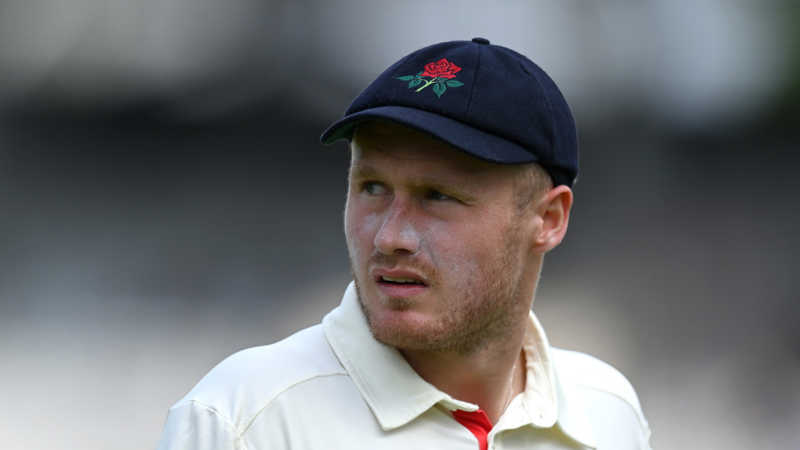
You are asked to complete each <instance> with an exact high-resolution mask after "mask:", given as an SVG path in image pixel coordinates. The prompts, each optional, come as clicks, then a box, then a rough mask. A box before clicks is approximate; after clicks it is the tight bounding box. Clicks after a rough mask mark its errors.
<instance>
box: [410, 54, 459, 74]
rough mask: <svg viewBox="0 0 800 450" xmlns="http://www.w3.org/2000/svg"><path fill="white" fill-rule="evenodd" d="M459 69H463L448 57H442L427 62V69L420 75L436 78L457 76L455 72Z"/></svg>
mask: <svg viewBox="0 0 800 450" xmlns="http://www.w3.org/2000/svg"><path fill="white" fill-rule="evenodd" d="M459 70H461V67H458V66H457V65H455V64H453V63H451V62H450V61H448V60H447V59H446V58H442V59H440V60H438V61H436V62H431V63H428V64H425V71H424V72H422V74H421V75H420V76H423V77H434V78H436V77H438V78H455V77H456V75H455V74H456V72H458V71H459Z"/></svg>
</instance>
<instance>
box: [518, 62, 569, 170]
mask: <svg viewBox="0 0 800 450" xmlns="http://www.w3.org/2000/svg"><path fill="white" fill-rule="evenodd" d="M519 65H520V68H522V70H524V71H525V73H527V74H528V75H530V76H531V78H533V80H534V81H535V82H536V85H537V86H539V91H540V92H541V93H542V94H543V95H542V97H543V98H544V104H545V106H546V107H547V119H548V122H550V130H552V139H553V142H551V143H550V144H551V145H552V146H553V148H551V149H550V151H551V153H552V155H551V158H549V159H550V161H551V162H555V154H556V152H555V146H556V142H555V141H556V140H557V139H558V138H557V136H556V126H555V125H556V124H555V118H554V115H553V105H552V104H550V99H549V98H548V96H547V95H544V94H545V89H544V86H542V82H541V81H540V80H539V77H537V76H536V74H535V73H531V72H529V71H528V69H526V68H525V66H523V65H522V63H521V62H520V63H519ZM542 70H544V69H542ZM559 166H560V164H559Z"/></svg>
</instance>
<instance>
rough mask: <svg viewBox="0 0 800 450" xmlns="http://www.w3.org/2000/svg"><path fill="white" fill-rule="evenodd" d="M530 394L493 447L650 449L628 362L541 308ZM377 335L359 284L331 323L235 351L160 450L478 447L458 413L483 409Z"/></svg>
mask: <svg viewBox="0 0 800 450" xmlns="http://www.w3.org/2000/svg"><path fill="white" fill-rule="evenodd" d="M530 317H531V320H530V324H529V326H528V330H527V334H526V338H525V343H524V346H523V349H524V351H525V356H526V361H527V363H526V364H527V367H526V369H527V376H526V386H525V390H524V392H522V393H521V394H519V395H517V396H516V397H515V398H514V399H513V400H512V401H511V403H510V404H509V406H508V408H507V409H506V411H505V412H504V413H503V415H502V417H501V418H500V419H499V420H498V422H497V423H495V424H494V426H493V427H492V428H491V431H489V433H488V436H486V438H487V444H488V448H489V449H490V450H495V449H496V450H500V449H509V450H510V449H530V450H538V449H541V450H544V449H548V450H555V449H586V448H590V449H601V450H634V449H649V448H650V447H649V444H648V440H649V435H650V430H649V427H648V425H647V421H646V420H645V418H644V416H643V414H642V411H641V408H640V406H639V402H638V400H637V397H636V394H635V392H634V390H633V388H632V387H631V385H630V384H629V383H628V381H627V380H626V379H625V377H623V376H622V374H620V373H619V372H618V371H616V370H615V369H614V368H612V367H611V366H609V365H608V364H606V363H604V362H602V361H599V360H597V359H595V358H593V357H591V356H587V355H584V354H581V353H576V352H571V351H565V350H559V349H555V348H551V347H550V345H549V344H548V342H547V338H546V337H545V334H544V331H543V330H542V327H541V325H540V324H539V322H538V321H537V320H536V317H535V316H534V314H533V313H531V316H530ZM477 409H478V406H477V405H475V404H471V403H467V402H464V401H460V400H458V399H455V398H452V397H451V396H449V395H448V394H446V393H444V392H442V391H440V390H438V389H436V388H435V387H434V386H433V385H431V384H429V383H428V382H426V381H425V380H423V379H422V378H420V377H419V376H418V375H417V374H416V372H414V370H413V369H412V368H411V366H409V365H408V363H406V361H405V359H403V357H402V356H401V354H400V352H398V351H397V350H396V349H394V348H392V347H389V346H386V345H384V344H381V343H380V342H378V341H376V340H375V339H374V338H373V337H372V334H371V333H370V331H369V327H368V325H367V323H366V320H365V318H364V315H363V313H362V312H361V308H360V306H359V304H358V299H357V297H356V292H355V288H354V286H353V284H352V283H351V284H350V286H348V288H347V291H346V292H345V294H344V297H343V299H342V303H341V305H339V306H338V307H337V308H336V309H334V310H333V311H331V312H330V313H328V315H326V316H325V318H324V319H323V320H322V323H321V324H319V325H315V326H313V327H310V328H307V329H305V330H302V331H299V332H297V333H295V334H294V335H292V336H290V337H288V338H286V339H284V340H282V341H280V342H277V343H275V344H272V345H266V346H262V347H255V348H250V349H247V350H243V351H240V352H238V353H235V354H234V355H232V356H230V357H228V358H227V359H225V360H224V361H222V362H221V363H220V364H219V365H217V366H216V367H215V368H214V369H212V370H211V372H209V373H208V375H206V376H205V377H204V378H203V379H202V380H201V381H200V382H199V383H198V384H197V386H195V387H194V388H193V389H192V390H191V391H190V392H189V393H188V394H187V395H186V396H185V397H184V398H183V399H181V400H180V401H179V402H178V403H176V404H175V405H174V406H173V407H172V408H170V410H169V415H168V417H167V423H166V426H165V428H164V433H163V435H162V437H161V442H160V444H159V447H158V448H159V449H160V450H189V449H191V450H211V449H215V450H228V449H236V450H245V449H247V450H266V449H270V450H288V449H292V450H322V449H325V450H336V449H347V450H357V449H369V450H417V449H419V450H424V449H431V450H434V449H448V450H478V448H479V444H478V439H477V438H476V435H473V433H472V432H470V430H468V429H467V428H466V427H465V426H464V425H462V424H461V423H459V421H457V420H456V419H455V418H454V417H453V411H455V410H461V411H467V412H470V411H476V410H477Z"/></svg>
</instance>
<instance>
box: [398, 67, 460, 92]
mask: <svg viewBox="0 0 800 450" xmlns="http://www.w3.org/2000/svg"><path fill="white" fill-rule="evenodd" d="M460 70H461V67H458V66H457V65H455V64H453V63H452V62H450V61H448V60H447V59H446V58H442V59H440V60H438V61H436V62H431V63H428V64H425V70H422V71H420V72H419V73H417V74H416V75H400V76H396V77H394V78H396V79H398V80H400V81H408V88H409V89H414V92H420V91H422V90H423V89H425V88H426V87H428V86H433V93H434V94H436V97H441V96H442V94H444V93H445V91H447V88H457V87H461V86H463V85H464V83H462V82H460V81H458V80H454V79H453V78H455V77H456V73H458V72H459V71H460Z"/></svg>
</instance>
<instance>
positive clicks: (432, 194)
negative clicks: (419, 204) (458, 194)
mask: <svg viewBox="0 0 800 450" xmlns="http://www.w3.org/2000/svg"><path fill="white" fill-rule="evenodd" d="M425 197H427V199H428V200H435V201H438V202H442V201H447V200H455V199H454V198H453V197H450V196H449V195H447V194H442V193H441V192H439V191H437V190H436V189H431V190H430V191H428V193H427V194H426V195H425Z"/></svg>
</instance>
